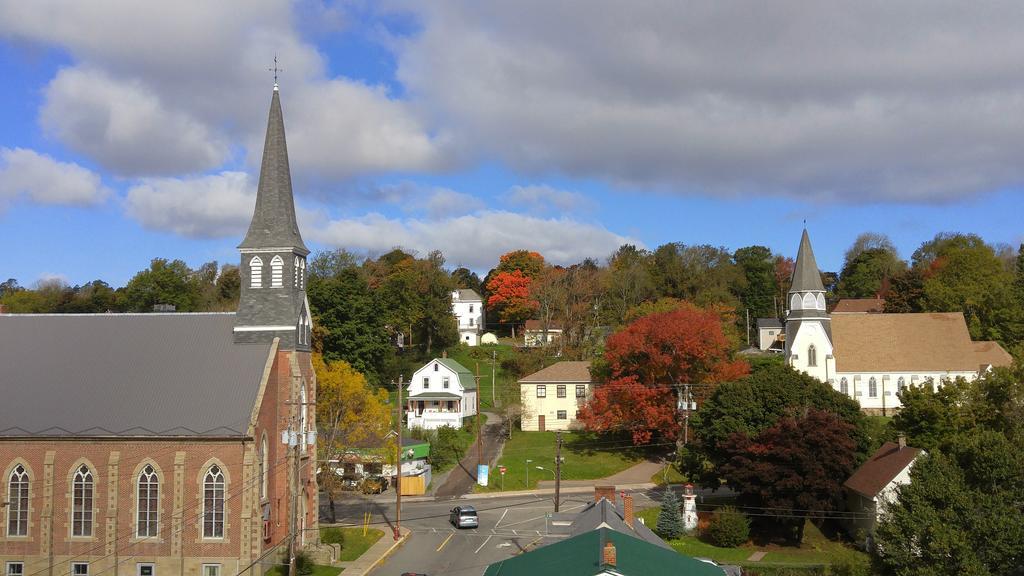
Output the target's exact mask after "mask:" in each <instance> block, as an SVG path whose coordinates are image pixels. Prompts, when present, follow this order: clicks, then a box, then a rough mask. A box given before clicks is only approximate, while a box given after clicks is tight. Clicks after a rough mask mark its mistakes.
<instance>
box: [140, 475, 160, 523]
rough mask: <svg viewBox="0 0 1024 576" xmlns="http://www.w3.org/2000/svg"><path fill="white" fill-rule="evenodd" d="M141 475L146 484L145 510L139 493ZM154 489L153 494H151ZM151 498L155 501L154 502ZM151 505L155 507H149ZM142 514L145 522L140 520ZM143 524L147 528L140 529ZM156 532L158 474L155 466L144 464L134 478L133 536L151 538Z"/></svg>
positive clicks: (158, 519) (158, 507)
mask: <svg viewBox="0 0 1024 576" xmlns="http://www.w3.org/2000/svg"><path fill="white" fill-rule="evenodd" d="M147 470H148V472H147ZM143 477H145V478H146V484H147V490H146V505H145V510H143V504H142V501H143V498H142V494H141V492H142V481H143ZM154 491H155V492H156V494H155V495H154V494H152V492H154ZM153 500H155V501H156V502H155V504H154V503H153ZM151 505H153V506H155V507H154V508H152V509H151V508H150V506H151ZM143 514H145V515H146V520H145V522H143V521H142V515H143ZM143 526H145V527H146V528H147V529H146V530H145V531H144V530H143V529H142V527H143ZM158 534H160V475H159V474H157V472H156V467H155V466H153V465H152V464H146V465H145V466H143V467H142V470H140V471H139V475H138V477H137V478H135V537H136V538H153V537H155V536H157V535H158Z"/></svg>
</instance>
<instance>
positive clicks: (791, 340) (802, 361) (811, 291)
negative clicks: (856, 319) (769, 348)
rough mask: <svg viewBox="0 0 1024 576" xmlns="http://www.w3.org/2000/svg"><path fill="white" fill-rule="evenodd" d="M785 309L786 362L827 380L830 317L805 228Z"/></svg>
mask: <svg viewBox="0 0 1024 576" xmlns="http://www.w3.org/2000/svg"><path fill="white" fill-rule="evenodd" d="M788 304H789V311H788V312H787V313H786V363H787V364H789V365H790V366H792V367H793V368H796V369H797V370H800V371H802V372H806V373H807V374H809V375H811V376H814V377H815V378H818V379H819V380H821V381H822V382H828V381H829V378H832V375H834V374H835V358H834V356H833V354H832V321H831V318H830V317H829V314H828V311H827V310H826V307H825V286H824V285H822V283H821V273H820V272H819V271H818V263H817V262H816V261H815V260H814V251H813V250H812V249H811V239H810V237H809V236H808V235H807V230H806V229H804V233H803V236H802V237H801V238H800V249H799V251H798V252H797V255H796V265H795V266H794V269H793V281H792V284H791V286H790V288H789V301H788Z"/></svg>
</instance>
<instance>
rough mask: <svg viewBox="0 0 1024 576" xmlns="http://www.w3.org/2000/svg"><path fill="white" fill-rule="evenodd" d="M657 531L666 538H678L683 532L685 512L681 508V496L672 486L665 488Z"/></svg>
mask: <svg viewBox="0 0 1024 576" xmlns="http://www.w3.org/2000/svg"><path fill="white" fill-rule="evenodd" d="M657 531H658V535H660V536H661V537H662V538H665V539H672V538H678V537H679V536H680V535H682V533H683V514H682V512H681V511H680V510H679V497H678V496H676V493H675V492H673V491H672V486H667V487H666V488H665V498H664V499H663V500H662V501H661V513H659V514H658V526H657Z"/></svg>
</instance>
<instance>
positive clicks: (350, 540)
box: [314, 527, 384, 576]
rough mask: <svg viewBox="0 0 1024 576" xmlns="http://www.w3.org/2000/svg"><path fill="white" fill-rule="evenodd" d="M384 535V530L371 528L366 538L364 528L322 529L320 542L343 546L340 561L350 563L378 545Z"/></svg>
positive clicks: (318, 575) (317, 575) (316, 575)
mask: <svg viewBox="0 0 1024 576" xmlns="http://www.w3.org/2000/svg"><path fill="white" fill-rule="evenodd" d="M383 535H384V531H383V530H378V529H376V528H370V529H369V530H367V531H366V536H363V529H362V528H338V527H330V528H321V529H320V540H321V541H322V542H324V543H328V544H341V557H340V558H338V560H340V561H342V562H348V561H351V560H355V559H356V558H359V557H360V556H362V555H363V552H366V551H367V550H368V549H369V548H370V546H373V545H374V544H376V543H377V540H380V538H381V536H383ZM314 576H333V575H320V574H315V575H314Z"/></svg>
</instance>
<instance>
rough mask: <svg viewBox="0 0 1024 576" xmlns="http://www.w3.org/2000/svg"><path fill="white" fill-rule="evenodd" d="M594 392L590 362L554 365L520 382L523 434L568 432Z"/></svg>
mask: <svg viewBox="0 0 1024 576" xmlns="http://www.w3.org/2000/svg"><path fill="white" fill-rule="evenodd" d="M593 391H594V383H593V381H592V380H591V377H590V362H579V361H563V362H557V363H555V364H552V365H551V366H548V367H547V368H544V369H543V370H540V371H539V372H534V373H533V374H530V375H529V376H524V377H523V378H522V379H521V380H520V381H519V394H520V398H521V399H522V404H523V415H522V427H523V430H525V431H532V432H536V431H540V432H543V431H545V430H569V429H570V428H576V427H577V419H578V418H579V411H580V409H581V408H582V407H583V405H584V404H585V403H586V402H587V400H588V399H589V398H590V395H591V394H592V393H593Z"/></svg>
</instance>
